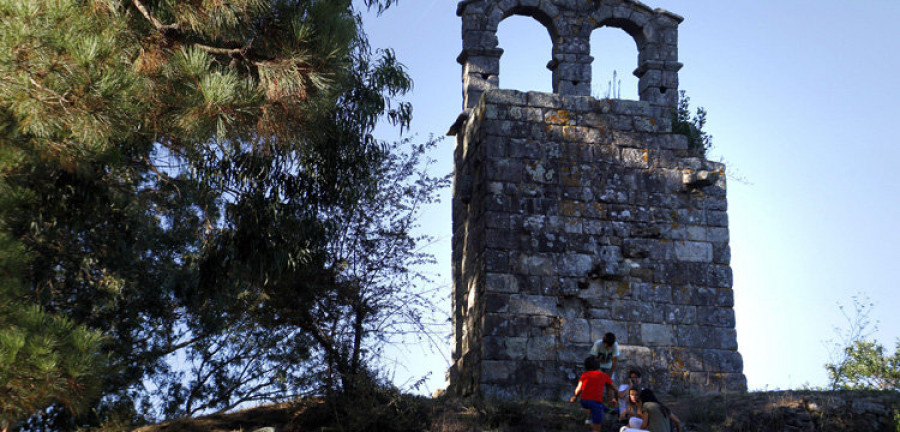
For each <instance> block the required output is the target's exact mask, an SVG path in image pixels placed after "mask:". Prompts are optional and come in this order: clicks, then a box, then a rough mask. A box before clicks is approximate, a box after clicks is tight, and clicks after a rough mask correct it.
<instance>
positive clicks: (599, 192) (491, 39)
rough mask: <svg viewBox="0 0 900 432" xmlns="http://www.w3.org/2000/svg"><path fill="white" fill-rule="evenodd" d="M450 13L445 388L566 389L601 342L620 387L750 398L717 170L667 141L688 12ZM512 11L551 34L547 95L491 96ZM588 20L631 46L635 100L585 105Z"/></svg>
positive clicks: (680, 140)
mask: <svg viewBox="0 0 900 432" xmlns="http://www.w3.org/2000/svg"><path fill="white" fill-rule="evenodd" d="M457 14H458V15H459V16H460V17H461V18H462V22H463V25H462V36H463V50H462V53H461V54H460V56H459V58H458V61H459V63H460V64H461V65H462V69H463V73H462V81H463V108H464V111H463V113H462V114H461V115H460V116H459V118H458V119H457V121H456V122H455V123H454V125H453V126H452V127H451V130H450V135H454V136H455V137H456V147H455V153H454V158H455V171H454V189H453V240H452V244H453V281H454V282H453V283H454V288H453V327H454V347H453V364H452V366H451V368H450V370H449V371H448V377H449V381H450V391H451V392H454V393H456V394H462V395H469V394H481V395H485V396H493V397H509V398H516V397H522V396H523V395H529V396H531V397H542V398H559V397H562V396H565V395H568V394H569V393H571V389H572V385H573V384H574V382H575V380H576V379H577V377H578V376H579V375H580V373H581V370H582V361H583V360H584V358H585V357H586V356H587V355H588V354H589V350H590V347H591V344H592V343H593V342H594V341H595V340H597V339H600V338H601V337H602V335H603V334H604V333H606V332H613V333H615V334H616V336H617V339H618V343H619V346H620V350H621V356H620V358H619V362H618V366H619V367H618V369H619V370H618V376H619V377H621V376H623V374H624V373H625V372H626V371H627V369H630V368H638V369H640V370H641V372H642V373H643V376H644V377H645V382H646V383H648V384H649V385H652V386H654V387H655V388H662V389H674V388H677V387H683V388H690V389H698V390H704V391H730V390H745V389H746V379H745V377H744V375H743V361H742V358H741V355H740V354H739V353H738V350H737V348H738V347H737V338H736V333H735V317H734V310H733V306H734V296H733V292H732V272H731V267H730V260H731V256H730V249H729V232H728V215H727V202H726V194H725V190H726V189H725V176H724V170H725V167H724V165H723V164H720V163H714V162H711V161H708V160H707V159H706V158H705V156H704V155H703V153H702V150H701V151H697V150H692V149H690V148H689V145H688V138H687V137H686V136H684V135H679V134H675V133H673V132H672V124H673V114H674V112H675V109H676V107H677V104H678V71H679V70H680V69H681V67H682V65H681V63H679V62H678V44H677V42H678V24H679V23H680V22H681V21H682V18H681V17H680V16H678V15H675V14H672V13H670V12H667V11H664V10H661V9H651V8H649V7H647V6H646V5H644V4H642V3H640V2H637V1H633V0H463V1H461V2H460V3H459V6H458V9H457ZM511 15H525V16H530V17H533V18H534V19H536V20H537V21H538V22H540V23H541V24H542V25H544V26H545V27H546V28H547V30H548V31H549V33H550V36H551V38H552V40H553V57H552V60H551V61H550V63H549V64H548V65H547V67H548V68H549V69H550V70H551V71H552V76H553V93H552V94H550V93H539V92H519V91H513V90H502V89H499V85H500V72H501V71H500V57H501V56H502V55H503V50H502V49H500V48H499V47H498V45H499V44H498V40H497V35H496V33H497V28H498V25H499V24H500V22H501V21H502V20H504V19H506V18H507V17H509V16H511ZM600 27H615V28H618V29H621V30H623V31H625V32H626V33H628V34H629V35H630V36H631V37H633V38H634V40H635V42H636V45H637V48H638V52H637V62H636V65H637V67H636V69H635V70H634V74H635V75H636V76H637V77H638V79H639V89H638V94H639V96H640V100H638V101H629V100H617V99H595V98H593V97H591V96H590V89H591V63H592V61H593V58H592V57H591V56H590V52H591V49H590V36H591V32H592V31H594V30H595V29H597V28H600Z"/></svg>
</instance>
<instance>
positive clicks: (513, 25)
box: [497, 15, 553, 93]
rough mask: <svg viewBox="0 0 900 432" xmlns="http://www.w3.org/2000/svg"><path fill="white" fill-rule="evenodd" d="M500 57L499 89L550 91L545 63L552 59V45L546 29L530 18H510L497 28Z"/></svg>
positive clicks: (551, 80)
mask: <svg viewBox="0 0 900 432" xmlns="http://www.w3.org/2000/svg"><path fill="white" fill-rule="evenodd" d="M497 39H498V40H499V42H500V44H499V48H502V49H503V55H502V56H501V57H500V76H499V79H500V88H502V89H513V90H521V91H542V92H548V93H549V92H552V91H553V77H552V73H551V72H550V70H549V69H547V63H549V62H550V60H551V58H552V57H553V42H552V41H551V39H550V34H549V32H548V31H547V28H546V27H544V25H542V24H541V23H540V22H538V21H537V19H535V18H532V17H530V16H522V15H512V16H510V17H508V18H506V19H504V20H503V21H501V22H500V25H499V27H498V28H497Z"/></svg>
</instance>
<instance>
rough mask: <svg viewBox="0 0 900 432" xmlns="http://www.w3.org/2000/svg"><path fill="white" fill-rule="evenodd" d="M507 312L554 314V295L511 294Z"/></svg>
mask: <svg viewBox="0 0 900 432" xmlns="http://www.w3.org/2000/svg"><path fill="white" fill-rule="evenodd" d="M508 301H509V312H510V313H513V314H519V315H548V316H549V315H555V314H556V302H557V300H556V297H552V296H538V295H527V294H513V295H510V296H509V298H508Z"/></svg>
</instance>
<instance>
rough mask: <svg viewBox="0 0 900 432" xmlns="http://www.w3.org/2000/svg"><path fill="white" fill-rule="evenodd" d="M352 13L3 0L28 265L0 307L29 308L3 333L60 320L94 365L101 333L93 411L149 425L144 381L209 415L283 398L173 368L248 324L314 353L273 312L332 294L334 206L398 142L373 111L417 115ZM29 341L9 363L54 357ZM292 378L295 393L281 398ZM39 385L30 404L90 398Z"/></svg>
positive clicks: (11, 221)
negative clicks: (290, 390) (177, 360)
mask: <svg viewBox="0 0 900 432" xmlns="http://www.w3.org/2000/svg"><path fill="white" fill-rule="evenodd" d="M393 2H394V0H382V1H378V0H367V1H365V2H364V4H365V5H366V6H367V7H372V8H376V9H378V10H379V11H381V10H383V9H384V8H386V7H388V6H390V5H391V3H393ZM359 13H360V11H359V10H357V9H355V7H354V5H353V3H352V2H351V1H349V0H232V1H229V2H221V1H215V0H196V1H172V0H27V1H20V0H0V144H2V146H0V230H2V234H3V235H4V236H8V238H9V239H10V242H13V243H15V244H17V245H19V246H16V247H17V248H20V249H21V251H22V257H23V262H22V265H21V271H18V272H16V274H13V273H12V272H2V273H0V285H4V286H5V285H7V284H18V285H19V286H21V287H22V288H21V290H19V291H16V292H15V293H13V291H12V290H4V291H0V304H7V302H9V304H13V303H12V302H13V301H15V302H16V303H15V304H21V305H23V308H22V309H21V310H23V311H29V312H28V313H27V314H25V313H24V312H23V314H24V315H23V314H17V315H7V317H6V318H4V319H6V320H9V322H12V320H15V322H16V323H18V324H16V325H15V326H16V328H18V329H20V330H8V329H7V327H8V328H12V325H11V324H5V325H4V328H3V329H2V331H4V334H6V333H9V334H10V335H12V336H9V338H10V340H13V339H15V337H14V336H15V335H14V334H13V333H15V332H16V331H24V332H31V333H30V334H38V333H39V332H38V331H37V330H36V329H32V328H31V327H29V325H23V324H22V323H26V324H27V323H36V322H40V323H44V322H47V323H55V324H53V326H52V328H53V330H52V331H50V333H48V334H50V335H51V337H52V338H55V339H56V342H54V344H55V345H54V346H57V347H66V346H70V345H72V344H82V345H83V348H84V349H83V353H84V355H86V356H87V357H85V358H87V359H99V358H101V357H102V356H96V355H93V354H91V355H88V353H93V352H94V351H93V350H94V348H95V347H96V346H97V345H96V344H97V343H99V342H98V338H97V337H96V335H97V332H102V333H103V334H105V335H106V337H107V338H108V340H109V342H108V343H107V344H105V345H104V347H105V352H106V355H107V356H108V358H109V361H110V363H111V364H110V365H109V366H110V368H109V369H108V370H109V371H110V372H109V373H106V374H105V380H104V382H103V383H102V388H100V393H101V394H103V395H105V397H104V398H103V399H102V402H98V401H93V402H94V405H93V406H94V408H93V409H92V410H90V415H91V416H94V417H95V418H93V419H88V420H83V421H87V422H89V423H90V422H93V423H95V424H96V423H97V422H99V421H102V420H103V419H108V418H110V417H111V416H114V415H116V414H114V413H117V412H118V413H120V414H119V415H121V413H123V412H124V413H125V415H126V416H130V418H129V419H127V420H128V421H132V422H133V421H141V417H142V416H141V415H140V414H137V412H136V411H135V408H134V406H135V405H134V404H135V403H138V402H140V401H141V400H143V401H145V402H146V403H149V402H152V398H150V397H149V396H148V395H147V392H146V391H144V390H142V389H143V384H142V383H143V382H144V381H145V380H148V379H149V380H151V381H155V382H157V383H160V385H162V386H163V387H165V388H168V389H170V390H171V395H172V396H174V397H175V400H177V401H178V402H185V401H186V400H194V401H197V400H201V401H202V404H203V406H205V407H206V408H207V409H222V408H227V407H229V406H232V405H233V403H234V401H235V400H236V399H235V398H234V395H235V394H242V395H245V396H246V394H250V395H251V396H252V397H251V396H246V397H242V398H243V399H242V398H241V397H239V398H238V399H237V400H260V398H264V397H269V396H270V395H269V394H268V393H265V392H258V393H255V394H254V393H253V391H252V390H254V389H255V388H256V387H254V386H255V384H257V383H254V382H249V383H248V382H246V381H243V382H237V383H234V382H230V381H229V380H233V379H234V378H235V377H234V376H231V375H229V376H225V377H224V378H223V380H224V381H222V382H221V383H220V384H221V385H217V387H216V391H215V392H213V393H209V392H205V391H203V390H202V389H196V388H195V389H190V388H180V387H178V385H177V384H176V383H179V382H180V378H179V377H180V376H181V375H180V374H181V373H182V371H177V370H173V369H172V368H171V365H170V364H169V362H167V361H166V358H167V356H169V355H171V354H172V353H174V352H177V351H179V350H189V351H188V355H192V354H190V353H191V352H193V353H196V354H198V355H199V353H203V352H207V351H208V350H209V348H210V347H213V346H215V345H216V344H218V343H226V342H227V341H231V342H227V343H226V346H227V347H228V348H227V349H229V350H234V351H233V352H237V353H239V352H240V351H239V350H238V349H237V348H236V347H238V345H236V343H237V342H236V341H239V339H240V338H234V337H231V338H230V339H229V336H227V335H228V334H229V332H233V331H234V330H235V329H239V328H241V327H240V325H241V324H240V323H248V324H247V325H249V326H250V328H269V329H272V330H273V331H272V332H270V333H268V335H269V336H270V337H269V339H267V340H268V342H266V343H267V344H269V345H267V347H272V346H277V345H278V344H282V345H286V348H285V349H286V351H287V352H288V353H289V354H290V355H287V354H278V355H275V354H272V357H271V358H272V359H273V360H272V361H280V362H283V363H284V362H289V361H293V360H296V359H303V358H309V357H310V356H312V355H313V354H314V353H315V350H316V348H315V343H314V341H312V340H310V339H309V338H307V337H304V336H303V334H302V332H298V330H296V326H297V323H286V322H285V321H284V320H283V319H282V318H283V317H281V316H272V314H271V313H270V312H268V311H269V310H270V309H267V308H265V305H266V304H272V303H279V302H285V300H287V299H289V300H290V302H291V304H295V305H296V307H308V305H309V304H311V302H314V301H315V299H316V298H318V297H320V296H322V295H324V293H327V292H329V291H330V290H333V289H335V286H336V279H335V277H334V270H333V269H330V268H329V260H328V258H327V254H328V243H329V238H333V236H334V235H335V233H334V230H335V224H334V223H333V222H331V221H330V220H329V218H330V215H332V214H334V211H335V210H334V209H336V208H340V207H341V206H345V205H348V203H352V202H354V201H356V200H358V199H359V197H361V196H363V195H365V194H367V193H370V192H367V190H368V189H370V188H371V187H372V186H371V185H373V181H374V179H373V169H372V167H374V166H377V165H378V164H379V163H380V162H379V161H381V160H383V159H384V158H385V157H386V152H387V149H386V148H385V146H384V145H383V144H381V143H379V142H378V141H377V140H375V139H374V138H373V136H372V130H373V128H374V126H375V124H376V123H377V122H378V121H379V120H381V119H386V120H388V121H389V122H391V123H392V124H394V125H395V126H398V127H399V128H401V130H402V129H404V128H406V127H408V124H409V120H410V116H411V108H410V107H409V105H408V104H406V103H403V102H398V101H397V100H396V98H397V97H399V96H401V95H402V94H403V93H404V92H406V91H407V90H408V89H409V88H410V86H411V81H410V79H409V77H408V76H407V75H406V73H405V71H404V70H403V67H402V65H400V64H399V63H398V62H397V60H396V59H395V58H394V56H393V54H392V53H391V52H390V51H374V52H373V50H372V49H371V48H370V47H369V45H368V43H367V40H366V36H365V34H364V33H363V32H362V31H361V20H360V15H359ZM251 312H252V313H253V314H255V315H251ZM62 316H65V317H68V318H69V319H70V320H71V321H65V320H63V321H60V318H58V317H62ZM285 325H288V327H285ZM88 329H90V330H88ZM278 329H280V331H282V332H283V333H277V332H275V331H274V330H278ZM292 329H293V330H292ZM35 332H37V333H35ZM275 334H281V335H282V336H283V337H284V338H282V339H272V338H271V336H272V335H275ZM288 340H289V341H290V342H286V341H288ZM91 341H93V342H91ZM223 341H226V342H223ZM88 342H91V343H88ZM10 346H12V345H10ZM28 346H29V345H27V344H26V345H24V346H23V347H26V348H27V347H28ZM79 346H81V345H79ZM34 347H35V349H38V347H39V346H38V345H34ZM22 349H24V348H22ZM28 349H30V348H28ZM190 350H194V351H190ZM12 352H13V351H12V350H11V349H10V350H9V351H8V352H7V351H4V353H5V354H4V355H11V354H10V353H12ZM26 352H28V350H26V351H21V349H20V350H19V351H16V359H17V360H16V361H15V364H14V367H15V368H17V370H18V371H19V372H16V373H23V374H27V373H32V372H34V370H32V372H28V370H29V369H28V368H26V367H24V366H23V365H25V364H26V363H27V362H26V361H25V360H22V359H24V358H30V359H33V360H34V361H39V362H43V361H45V360H41V359H43V358H44V357H41V356H35V355H26V356H25V357H20V356H21V355H22V353H26ZM72 352H77V350H76V351H72ZM257 352H258V351H257ZM57 361H59V362H64V360H63V359H62V358H60V359H58V360H57ZM97 361H98V363H90V365H89V364H88V363H85V364H84V368H85V369H84V370H85V371H87V370H94V369H95V368H96V367H99V366H98V365H99V364H100V363H102V362H100V361H99V360H97ZM239 361H240V362H245V363H236V364H238V365H240V364H246V357H241V358H240V359H239ZM61 364H62V363H61ZM20 366H21V368H20ZM22 371H24V372H22ZM72 371H74V369H73V370H72ZM70 372H71V371H70ZM82 375H83V376H84V377H85V382H86V383H87V381H89V380H88V377H89V376H90V374H87V373H86V372H85V373H83V374H82ZM22 376H23V377H24V376H25V375H22ZM60 376H63V377H65V376H67V375H65V374H63V375H60ZM22 379H24V378H22ZM70 381H71V380H70ZM226 381H229V382H226ZM72 382H74V381H72ZM286 383H288V384H290V385H294V386H295V385H299V383H298V382H296V381H291V382H288V381H284V382H282V383H281V384H280V386H281V387H279V389H280V390H281V392H280V393H279V391H275V392H274V393H273V394H274V396H271V397H279V395H281V396H283V395H284V390H285V389H286V386H287V385H288V384H286ZM85 385H87V384H85ZM276 390H278V389H276ZM41 392H44V393H40V392H38V391H37V390H35V394H34V395H32V396H29V398H30V399H28V400H30V401H39V403H38V402H29V403H27V404H26V403H24V402H22V403H21V404H20V405H19V407H18V408H16V409H18V410H19V411H17V413H18V414H16V416H17V417H18V416H19V415H20V414H21V413H25V412H34V411H36V410H39V409H42V408H45V407H46V405H47V404H48V403H51V402H58V403H61V404H62V405H63V406H66V407H69V408H76V407H77V406H78V404H76V403H69V402H67V401H68V400H71V401H75V400H76V399H78V400H79V401H80V400H81V399H79V398H86V397H87V396H88V395H89V394H90V393H91V392H87V391H84V392H73V393H70V394H68V395H65V394H63V393H61V392H54V391H49V390H48V391H46V392H45V391H44V390H41ZM41 394H43V395H44V396H41ZM21 400H23V401H24V400H25V399H21ZM4 409H5V408H4ZM51 411H52V412H54V413H57V414H59V413H60V412H57V411H53V410H51ZM168 412H169V413H170V414H173V415H174V414H175V413H177V412H183V409H182V410H179V409H174V410H168ZM128 413H130V414H128ZM150 416H151V417H152V414H150ZM45 417H46V416H45ZM67 418H68V417H67V416H66V415H64V414H60V415H58V416H56V417H54V416H49V417H48V418H47V419H44V420H41V422H43V423H40V422H39V423H40V424H43V425H44V427H47V428H54V429H65V428H72V427H73V423H71V422H69V420H67ZM54 422H55V423H54ZM40 424H39V425H38V426H35V427H37V428H39V427H41V426H40Z"/></svg>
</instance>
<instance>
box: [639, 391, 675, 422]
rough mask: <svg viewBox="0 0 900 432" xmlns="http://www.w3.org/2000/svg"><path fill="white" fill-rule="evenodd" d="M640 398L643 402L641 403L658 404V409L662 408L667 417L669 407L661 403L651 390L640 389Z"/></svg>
mask: <svg viewBox="0 0 900 432" xmlns="http://www.w3.org/2000/svg"><path fill="white" fill-rule="evenodd" d="M640 398H641V402H643V403H647V402H655V403H656V404H657V405H659V409H660V410H662V413H663V415H664V416H665V417H666V418H668V417H669V413H670V412H671V411H669V408H668V407H666V406H665V405H663V403H662V402H660V401H659V399H657V398H656V395H655V394H653V390H650V389H648V388H645V389H643V390H641V394H640Z"/></svg>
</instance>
